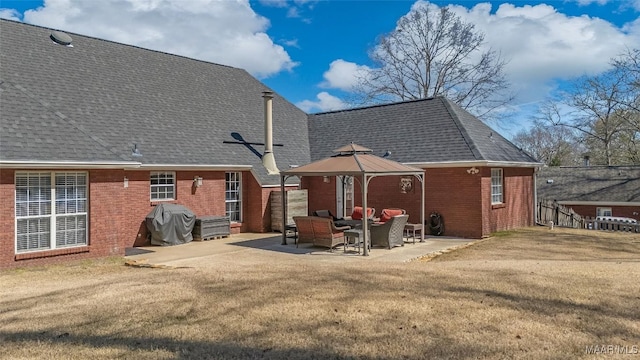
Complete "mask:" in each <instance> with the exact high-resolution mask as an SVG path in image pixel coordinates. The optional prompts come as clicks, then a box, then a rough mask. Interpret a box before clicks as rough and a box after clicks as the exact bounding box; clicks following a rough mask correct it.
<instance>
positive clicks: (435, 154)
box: [309, 97, 539, 166]
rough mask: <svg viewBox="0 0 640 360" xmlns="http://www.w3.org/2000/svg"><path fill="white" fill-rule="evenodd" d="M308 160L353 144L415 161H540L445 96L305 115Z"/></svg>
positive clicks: (534, 163)
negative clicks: (307, 130)
mask: <svg viewBox="0 0 640 360" xmlns="http://www.w3.org/2000/svg"><path fill="white" fill-rule="evenodd" d="M309 142H310V146H311V158H312V160H318V159H321V158H325V157H328V156H330V155H331V151H332V150H333V149H335V148H336V147H338V146H341V145H343V144H346V143H350V142H354V143H358V144H360V145H362V146H366V147H368V148H370V149H373V150H374V153H375V154H376V155H378V156H382V155H383V154H385V153H386V152H387V151H389V152H391V154H390V155H389V159H392V160H395V161H398V162H402V163H406V164H415V165H428V164H429V163H433V164H445V163H450V164H453V163H457V162H487V163H489V162H500V163H505V164H512V165H514V166H537V165H539V164H538V162H537V161H536V160H535V159H533V158H532V157H530V156H529V155H527V154H526V153H525V152H524V151H522V150H520V149H519V148H518V147H516V146H515V145H513V144H512V143H511V142H509V141H508V140H507V139H505V138H504V137H502V136H501V135H500V134H498V133H497V132H495V131H494V130H492V129H491V128H490V127H488V126H487V125H485V124H484V123H483V122H482V121H480V120H478V119H477V118H476V117H474V116H473V115H471V114H469V113H468V112H467V111H465V110H463V109H462V108H460V107H459V106H458V105H456V104H455V103H453V102H451V101H449V100H447V99H445V98H444V97H435V98H429V99H422V100H414V101H406V102H400V103H393V104H386V105H377V106H370V107H363V108H356V109H350V110H342V111H333V112H326V113H318V114H313V115H309Z"/></svg>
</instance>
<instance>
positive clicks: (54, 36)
mask: <svg viewBox="0 0 640 360" xmlns="http://www.w3.org/2000/svg"><path fill="white" fill-rule="evenodd" d="M49 38H51V40H53V41H54V42H55V43H57V44H60V45H64V46H69V45H71V41H73V39H71V36H69V35H67V34H65V33H63V32H62V31H54V32H52V33H51V35H50V36H49Z"/></svg>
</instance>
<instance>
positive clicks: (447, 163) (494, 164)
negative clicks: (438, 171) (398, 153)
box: [403, 160, 544, 168]
mask: <svg viewBox="0 0 640 360" xmlns="http://www.w3.org/2000/svg"><path fill="white" fill-rule="evenodd" d="M403 164H405V165H409V166H413V167H418V168H453V167H469V166H481V167H521V168H538V167H541V166H543V165H544V164H543V163H534V162H516V161H489V160H475V161H438V162H403Z"/></svg>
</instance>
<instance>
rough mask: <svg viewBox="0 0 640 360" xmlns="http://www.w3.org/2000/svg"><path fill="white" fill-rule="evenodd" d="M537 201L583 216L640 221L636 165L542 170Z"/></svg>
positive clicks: (638, 169)
mask: <svg viewBox="0 0 640 360" xmlns="http://www.w3.org/2000/svg"><path fill="white" fill-rule="evenodd" d="M537 176H538V178H537V181H536V184H537V188H538V189H537V190H538V198H539V199H544V200H552V201H557V202H558V203H559V204H561V205H564V206H567V207H570V208H572V209H573V210H574V211H575V212H576V213H578V214H580V215H582V216H584V217H591V218H593V217H596V216H617V217H628V218H633V219H636V220H640V166H638V165H627V166H577V167H544V168H541V169H540V171H538V174H537Z"/></svg>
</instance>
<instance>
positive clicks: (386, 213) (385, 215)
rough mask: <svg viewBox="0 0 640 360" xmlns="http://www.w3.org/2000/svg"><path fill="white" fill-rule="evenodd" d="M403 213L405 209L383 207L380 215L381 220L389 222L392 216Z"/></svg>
mask: <svg viewBox="0 0 640 360" xmlns="http://www.w3.org/2000/svg"><path fill="white" fill-rule="evenodd" d="M402 213H403V211H402V210H401V209H383V210H382V214H381V215H380V222H381V223H384V222H387V221H389V220H391V218H392V217H394V216H398V215H402Z"/></svg>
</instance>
